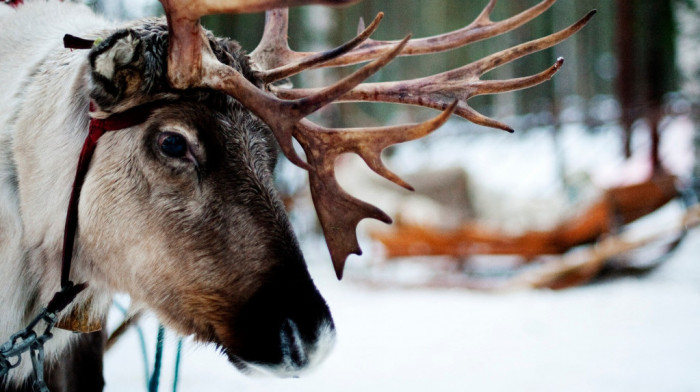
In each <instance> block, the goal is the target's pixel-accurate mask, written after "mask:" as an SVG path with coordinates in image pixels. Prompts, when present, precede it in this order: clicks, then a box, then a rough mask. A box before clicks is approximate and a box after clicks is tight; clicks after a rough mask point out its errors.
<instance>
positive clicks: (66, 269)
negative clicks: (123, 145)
mask: <svg viewBox="0 0 700 392" xmlns="http://www.w3.org/2000/svg"><path fill="white" fill-rule="evenodd" d="M92 42H93V41H90V40H85V39H81V38H77V37H73V36H69V35H66V36H65V37H64V45H65V47H66V48H70V49H88V48H90V47H91V46H92ZM161 105H162V102H159V101H154V102H149V103H146V104H142V105H139V106H136V107H133V108H131V109H128V110H125V111H123V112H121V113H116V114H113V115H111V116H109V117H107V118H104V119H98V118H94V117H92V118H90V127H89V129H88V134H87V137H86V138H85V141H84V142H83V148H82V150H81V151H80V157H79V158H78V166H77V168H76V171H75V179H74V180H73V188H72V190H71V194H70V201H69V202H68V211H67V212H66V225H65V228H64V231H63V252H62V257H61V290H60V291H58V292H57V293H56V294H54V296H53V298H52V299H51V301H50V302H49V305H48V306H47V307H46V309H47V310H48V311H49V312H52V313H58V312H60V311H61V310H63V309H64V308H65V307H66V306H67V305H68V304H70V303H71V302H72V301H73V299H75V296H76V295H78V293H80V292H81V291H82V290H83V289H85V288H86V287H87V283H81V284H78V285H76V284H74V283H73V282H72V281H71V280H70V266H71V260H72V258H73V246H74V244H75V232H76V230H77V228H78V204H79V202H80V191H81V190H82V188H83V183H84V182H85V176H86V175H87V172H88V169H89V167H90V161H91V160H92V156H93V154H94V152H95V148H96V147H97V141H98V140H99V139H100V137H102V135H104V134H105V133H107V132H109V131H116V130H119V129H125V128H130V127H133V126H135V125H139V124H142V123H144V122H146V120H148V118H149V117H150V116H151V114H152V113H153V111H154V110H155V109H156V108H157V107H159V106H161ZM95 111H96V106H95V104H94V103H92V102H91V103H90V112H91V113H93V112H95Z"/></svg>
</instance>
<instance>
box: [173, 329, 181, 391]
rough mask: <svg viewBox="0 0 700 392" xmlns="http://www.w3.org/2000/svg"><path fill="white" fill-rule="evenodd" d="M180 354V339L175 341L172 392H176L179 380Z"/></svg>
mask: <svg viewBox="0 0 700 392" xmlns="http://www.w3.org/2000/svg"><path fill="white" fill-rule="evenodd" d="M181 353H182V338H180V339H178V341H177V354H175V374H174V375H173V392H177V382H178V380H179V378H180V359H181V357H180V354H181Z"/></svg>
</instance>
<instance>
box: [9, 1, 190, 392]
mask: <svg viewBox="0 0 700 392" xmlns="http://www.w3.org/2000/svg"><path fill="white" fill-rule="evenodd" d="M0 1H1V0H0ZM113 303H114V306H115V307H116V308H117V309H118V310H119V311H120V312H122V314H123V315H124V316H126V315H127V314H128V311H127V309H126V308H125V307H124V306H122V305H121V304H120V303H119V302H117V301H113ZM135 327H136V332H138V335H139V341H140V343H141V344H140V345H141V354H142V355H143V367H144V374H145V380H146V389H147V390H148V392H158V385H159V383H160V369H161V367H162V359H163V342H164V341H165V328H164V327H163V325H162V324H158V337H157V338H156V356H155V361H154V363H153V374H152V375H150V372H149V369H148V368H149V365H148V350H146V337H145V336H144V334H143V329H142V328H141V326H139V325H138V324H136V325H135ZM183 340H184V339H183V338H179V339H178V341H177V352H176V354H175V373H174V375H173V392H177V384H178V381H179V380H180V363H181V362H182V346H183Z"/></svg>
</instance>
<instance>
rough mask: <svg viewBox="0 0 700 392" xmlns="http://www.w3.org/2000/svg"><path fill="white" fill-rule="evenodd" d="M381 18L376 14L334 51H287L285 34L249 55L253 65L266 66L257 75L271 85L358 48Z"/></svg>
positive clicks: (379, 14)
mask: <svg viewBox="0 0 700 392" xmlns="http://www.w3.org/2000/svg"><path fill="white" fill-rule="evenodd" d="M275 11H277V10H275ZM273 12H274V11H273ZM268 13H269V11H268ZM383 17H384V13H383V12H380V13H378V14H377V16H376V17H375V18H374V20H373V21H372V23H370V25H369V26H368V27H367V28H364V29H363V30H362V31H360V32H359V33H358V34H357V36H355V38H353V39H351V40H350V41H348V42H346V43H344V44H343V45H340V46H338V47H336V48H334V49H330V50H326V51H323V52H318V53H313V54H307V53H301V52H295V51H292V50H291V49H289V45H288V44H287V40H286V33H285V34H284V36H280V37H279V39H278V40H275V41H268V42H269V43H270V45H269V46H267V45H266V46H262V49H261V50H260V51H259V52H258V50H259V48H261V46H258V47H257V48H255V51H253V53H251V57H252V58H253V61H254V63H256V64H257V62H258V61H260V64H264V65H267V67H265V66H263V68H266V69H265V70H263V71H260V72H259V75H260V77H261V78H262V79H263V81H264V82H265V83H272V82H274V81H277V80H281V79H284V78H288V77H290V76H292V75H296V74H298V73H300V72H303V71H305V70H308V69H312V68H316V67H321V66H323V65H324V64H325V63H327V62H329V61H332V60H333V59H336V58H338V57H339V56H342V55H343V54H345V53H348V52H349V51H351V50H353V49H354V48H356V47H358V46H359V45H360V44H361V43H363V42H365V41H366V40H367V39H368V38H369V36H370V35H372V33H374V31H375V30H377V27H379V22H380V21H381V20H382V18H383ZM278 31H279V30H278ZM262 43H263V42H262V41H261V44H262ZM270 54H272V56H273V57H274V58H275V60H270V59H267V58H266V57H268V56H269V55H270ZM284 61H287V62H288V63H287V64H284V65H280V66H277V67H276V68H272V69H269V68H270V66H269V65H270V64H273V63H274V62H277V63H278V64H279V63H283V62H284Z"/></svg>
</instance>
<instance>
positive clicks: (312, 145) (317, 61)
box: [160, 0, 594, 279]
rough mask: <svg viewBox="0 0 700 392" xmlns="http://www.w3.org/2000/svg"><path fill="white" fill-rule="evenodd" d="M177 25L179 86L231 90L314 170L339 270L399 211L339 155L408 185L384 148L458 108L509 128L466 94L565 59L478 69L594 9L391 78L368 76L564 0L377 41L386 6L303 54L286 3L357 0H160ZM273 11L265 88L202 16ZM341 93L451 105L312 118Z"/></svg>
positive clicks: (257, 56) (514, 84) (261, 48)
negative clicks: (337, 165)
mask: <svg viewBox="0 0 700 392" xmlns="http://www.w3.org/2000/svg"><path fill="white" fill-rule="evenodd" d="M160 1H161V3H163V7H164V8H165V11H166V15H167V18H168V26H169V29H170V47H169V54H168V77H169V80H170V82H171V84H172V85H173V87H175V88H183V89H184V88H191V87H205V88H211V89H216V90H219V91H223V92H225V93H227V94H229V95H231V96H233V97H234V98H236V99H237V100H238V101H240V102H241V103H242V104H243V105H244V106H245V107H246V108H248V109H249V110H250V111H251V112H253V113H254V114H255V115H256V116H258V117H259V118H260V119H262V120H263V121H264V122H265V123H266V124H267V125H268V126H269V127H270V128H271V129H272V131H273V132H274V134H275V136H276V137H277V140H278V141H279V144H280V146H281V148H282V151H283V152H284V154H285V155H286V156H287V158H289V159H290V161H292V162H293V163H295V164H296V165H298V166H300V167H303V168H305V169H307V170H308V171H309V177H310V186H311V194H312V198H313V201H314V205H315V207H316V211H317V213H318V216H319V220H320V222H321V226H322V228H323V232H324V235H325V237H326V243H327V244H328V248H329V250H330V253H331V258H332V260H333V265H334V267H335V271H336V275H337V276H338V278H339V279H340V278H341V277H342V274H343V267H344V264H345V259H346V258H347V256H348V255H349V254H351V253H355V254H361V250H360V247H359V244H358V242H357V236H356V233H355V231H356V227H357V224H358V223H359V222H360V221H361V220H362V219H364V218H374V219H378V220H381V221H383V222H386V223H390V222H391V218H389V216H387V215H386V214H385V213H384V212H382V211H381V210H379V209H378V208H377V207H374V206H372V205H370V204H367V203H365V202H362V201H360V200H358V199H355V198H353V197H352V196H350V195H348V194H347V193H346V192H344V191H343V190H342V188H340V186H339V185H338V183H337V182H336V180H335V174H334V162H335V160H336V158H337V157H338V156H339V155H340V154H343V153H346V152H354V153H356V154H358V155H359V156H361V157H362V158H363V159H364V160H365V162H366V163H367V165H368V166H369V167H370V168H371V169H372V170H374V171H375V172H377V173H378V174H380V175H382V176H383V177H385V178H387V179H388V180H390V181H393V182H395V183H396V184H398V185H400V186H403V187H405V188H407V189H412V188H411V187H410V185H408V184H407V183H406V182H404V181H403V180H401V179H400V178H399V177H398V176H396V174H394V173H392V172H391V171H389V170H388V169H387V168H386V167H385V166H384V164H383V163H382V161H381V152H382V150H383V149H385V148H386V147H388V146H390V145H393V144H396V143H401V142H404V141H408V140H413V139H416V138H420V137H423V136H425V135H427V134H428V133H430V132H432V131H434V130H435V129H437V128H439V127H440V126H441V125H442V124H443V123H444V122H445V121H447V119H448V118H449V116H450V115H452V114H457V115H459V116H462V117H465V118H467V119H469V120H471V121H472V122H475V123H477V124H482V125H486V126H490V127H494V128H500V129H505V130H511V129H510V127H508V126H507V125H505V124H503V123H501V122H498V121H496V120H494V119H490V118H488V117H486V116H483V115H481V114H479V113H478V112H476V111H475V110H474V109H472V108H471V107H469V106H468V105H467V103H466V101H467V100H468V99H469V98H471V97H474V96H476V95H480V94H493V93H499V92H505V91H512V90H516V89H521V88H526V87H530V86H534V85H536V84H539V83H541V82H543V81H545V80H548V79H549V78H551V77H552V76H553V75H554V74H555V73H556V72H557V71H558V70H559V68H560V67H561V65H562V63H563V60H562V59H559V60H557V62H556V63H555V64H554V65H553V66H552V67H550V68H549V69H547V70H545V71H543V72H540V73H538V74H535V75H532V76H528V77H523V78H517V79H510V80H500V81H482V80H480V77H481V76H482V75H483V74H484V73H486V72H488V71H490V70H491V69H493V68H495V67H498V66H500V65H502V64H506V63H508V62H511V61H513V60H515V59H517V58H520V57H522V56H525V55H528V54H530V53H533V52H537V51H540V50H543V49H545V48H548V47H551V46H553V45H556V44H557V43H559V42H561V41H563V40H564V39H566V38H568V37H570V36H571V35H572V34H574V33H575V32H576V31H578V30H580V29H581V28H582V27H583V26H584V25H585V24H586V23H587V22H588V21H589V20H590V18H591V17H592V15H593V13H594V11H593V12H591V13H589V14H588V15H586V16H585V17H584V18H583V19H581V20H580V21H579V22H577V23H576V24H574V25H572V26H570V27H568V28H566V29H564V30H562V31H560V32H557V33H554V34H551V35H549V36H546V37H543V38H540V39H537V40H534V41H530V42H527V43H524V44H521V45H517V46H515V47H513V48H510V49H506V50H503V51H501V52H498V53H495V54H493V55H490V56H487V57H485V58H483V59H481V60H477V61H475V62H473V63H471V64H467V65H465V66H463V67H460V68H457V69H455V70H452V71H447V72H444V73H441V74H437V75H433V76H428V77H425V78H420V79H414V80H408V81H397V82H383V83H364V84H362V82H363V81H364V80H365V79H366V78H368V77H369V76H371V75H372V74H374V73H375V72H376V71H377V70H379V69H380V68H382V67H383V66H384V65H386V64H387V63H388V62H389V61H391V60H392V59H393V58H395V57H396V56H399V55H419V54H429V53H436V52H440V51H445V50H450V49H454V48H457V47H461V46H464V45H467V44H469V43H472V42H475V41H478V40H482V39H485V38H489V37H493V36H496V35H499V34H503V33H505V32H507V31H511V30H513V29H515V28H517V27H519V26H521V25H523V24H524V23H527V22H528V21H530V20H532V19H534V18H535V17H537V16H538V15H540V14H541V13H542V12H544V11H545V10H547V9H548V8H549V7H550V6H551V5H552V4H554V3H555V2H556V0H543V1H541V2H540V3H538V4H537V5H535V6H533V7H531V8H530V9H528V10H525V11H523V12H521V13H520V14H518V15H515V16H512V17H510V18H508V19H505V20H503V21H499V22H493V21H491V20H490V14H491V12H492V11H493V8H494V7H495V4H496V1H495V0H490V1H489V3H488V4H487V5H486V7H485V8H484V10H483V11H482V12H481V14H480V15H479V16H478V17H477V18H476V19H475V20H474V21H473V22H472V23H471V24H469V25H468V26H466V27H464V28H462V29H459V30H455V31H453V32H450V33H447V34H443V35H439V36H435V37H428V38H422V39H415V40H411V39H410V37H406V38H404V39H403V40H401V41H374V40H371V39H369V36H370V35H371V34H372V32H373V31H374V30H375V29H376V28H377V25H378V23H379V21H380V20H381V18H382V16H383V14H381V13H380V14H379V15H377V17H376V18H375V20H374V21H373V22H372V23H371V24H370V26H368V27H367V28H364V26H363V24H362V23H360V28H359V30H361V31H360V33H359V34H358V35H357V37H355V38H353V39H352V40H350V41H348V42H347V43H346V44H344V45H341V46H339V47H337V48H335V49H332V50H329V51H325V52H318V53H302V52H294V51H292V50H291V49H289V46H288V44H287V28H288V12H287V10H286V9H284V8H285V7H289V6H296V5H305V4H324V5H344V4H350V3H354V2H356V1H358V0H200V1H190V0H160ZM263 10H267V11H268V12H267V14H266V24H265V32H264V35H263V38H262V40H261V42H260V44H259V45H258V47H257V48H256V49H255V50H254V51H253V52H252V53H251V58H252V59H253V62H254V66H255V67H257V69H258V72H259V75H260V77H261V78H262V80H263V81H264V83H266V86H265V88H264V89H260V88H258V87H257V86H255V85H253V84H252V83H250V82H249V81H248V80H247V79H246V78H245V77H243V76H242V75H241V74H239V73H238V72H237V71H236V70H234V69H233V68H231V67H228V66H226V65H224V64H222V63H220V62H219V61H218V60H217V59H216V57H215V56H214V54H213V53H212V51H211V48H210V47H209V44H208V41H207V39H206V37H205V35H204V32H203V30H202V28H201V26H200V25H199V18H200V17H201V16H203V15H208V14H214V13H224V12H231V13H246V12H258V11H263ZM368 61H371V62H370V63H369V64H367V65H365V66H363V67H362V68H360V69H359V70H357V71H355V72H354V73H353V74H351V75H350V76H348V77H346V78H344V79H342V80H340V81H338V82H336V83H335V84H333V85H331V86H329V87H325V88H320V89H283V88H279V87H276V86H272V85H270V83H272V82H274V81H276V80H280V79H283V78H286V77H289V76H291V75H294V74H296V73H299V72H301V71H304V70H306V69H310V68H315V67H335V66H344V65H349V64H355V63H359V62H368ZM336 101H384V102H395V103H401V104H411V105H421V106H427V107H432V108H436V109H440V110H443V113H442V114H440V115H439V116H437V117H435V118H433V119H431V120H428V121H426V122H423V123H420V124H411V125H401V126H394V127H383V128H358V129H329V128H323V127H321V126H319V125H316V124H314V123H312V122H311V121H309V120H305V119H304V117H306V116H307V115H309V114H311V113H313V112H315V111H316V110H318V109H319V108H321V107H323V106H325V105H327V104H329V103H332V102H336ZM292 137H293V138H295V139H296V140H297V141H298V142H299V144H300V145H301V146H302V148H303V149H304V151H305V153H306V158H307V162H304V161H303V160H302V159H301V158H299V157H298V156H297V154H296V152H295V151H294V147H293V144H292Z"/></svg>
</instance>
